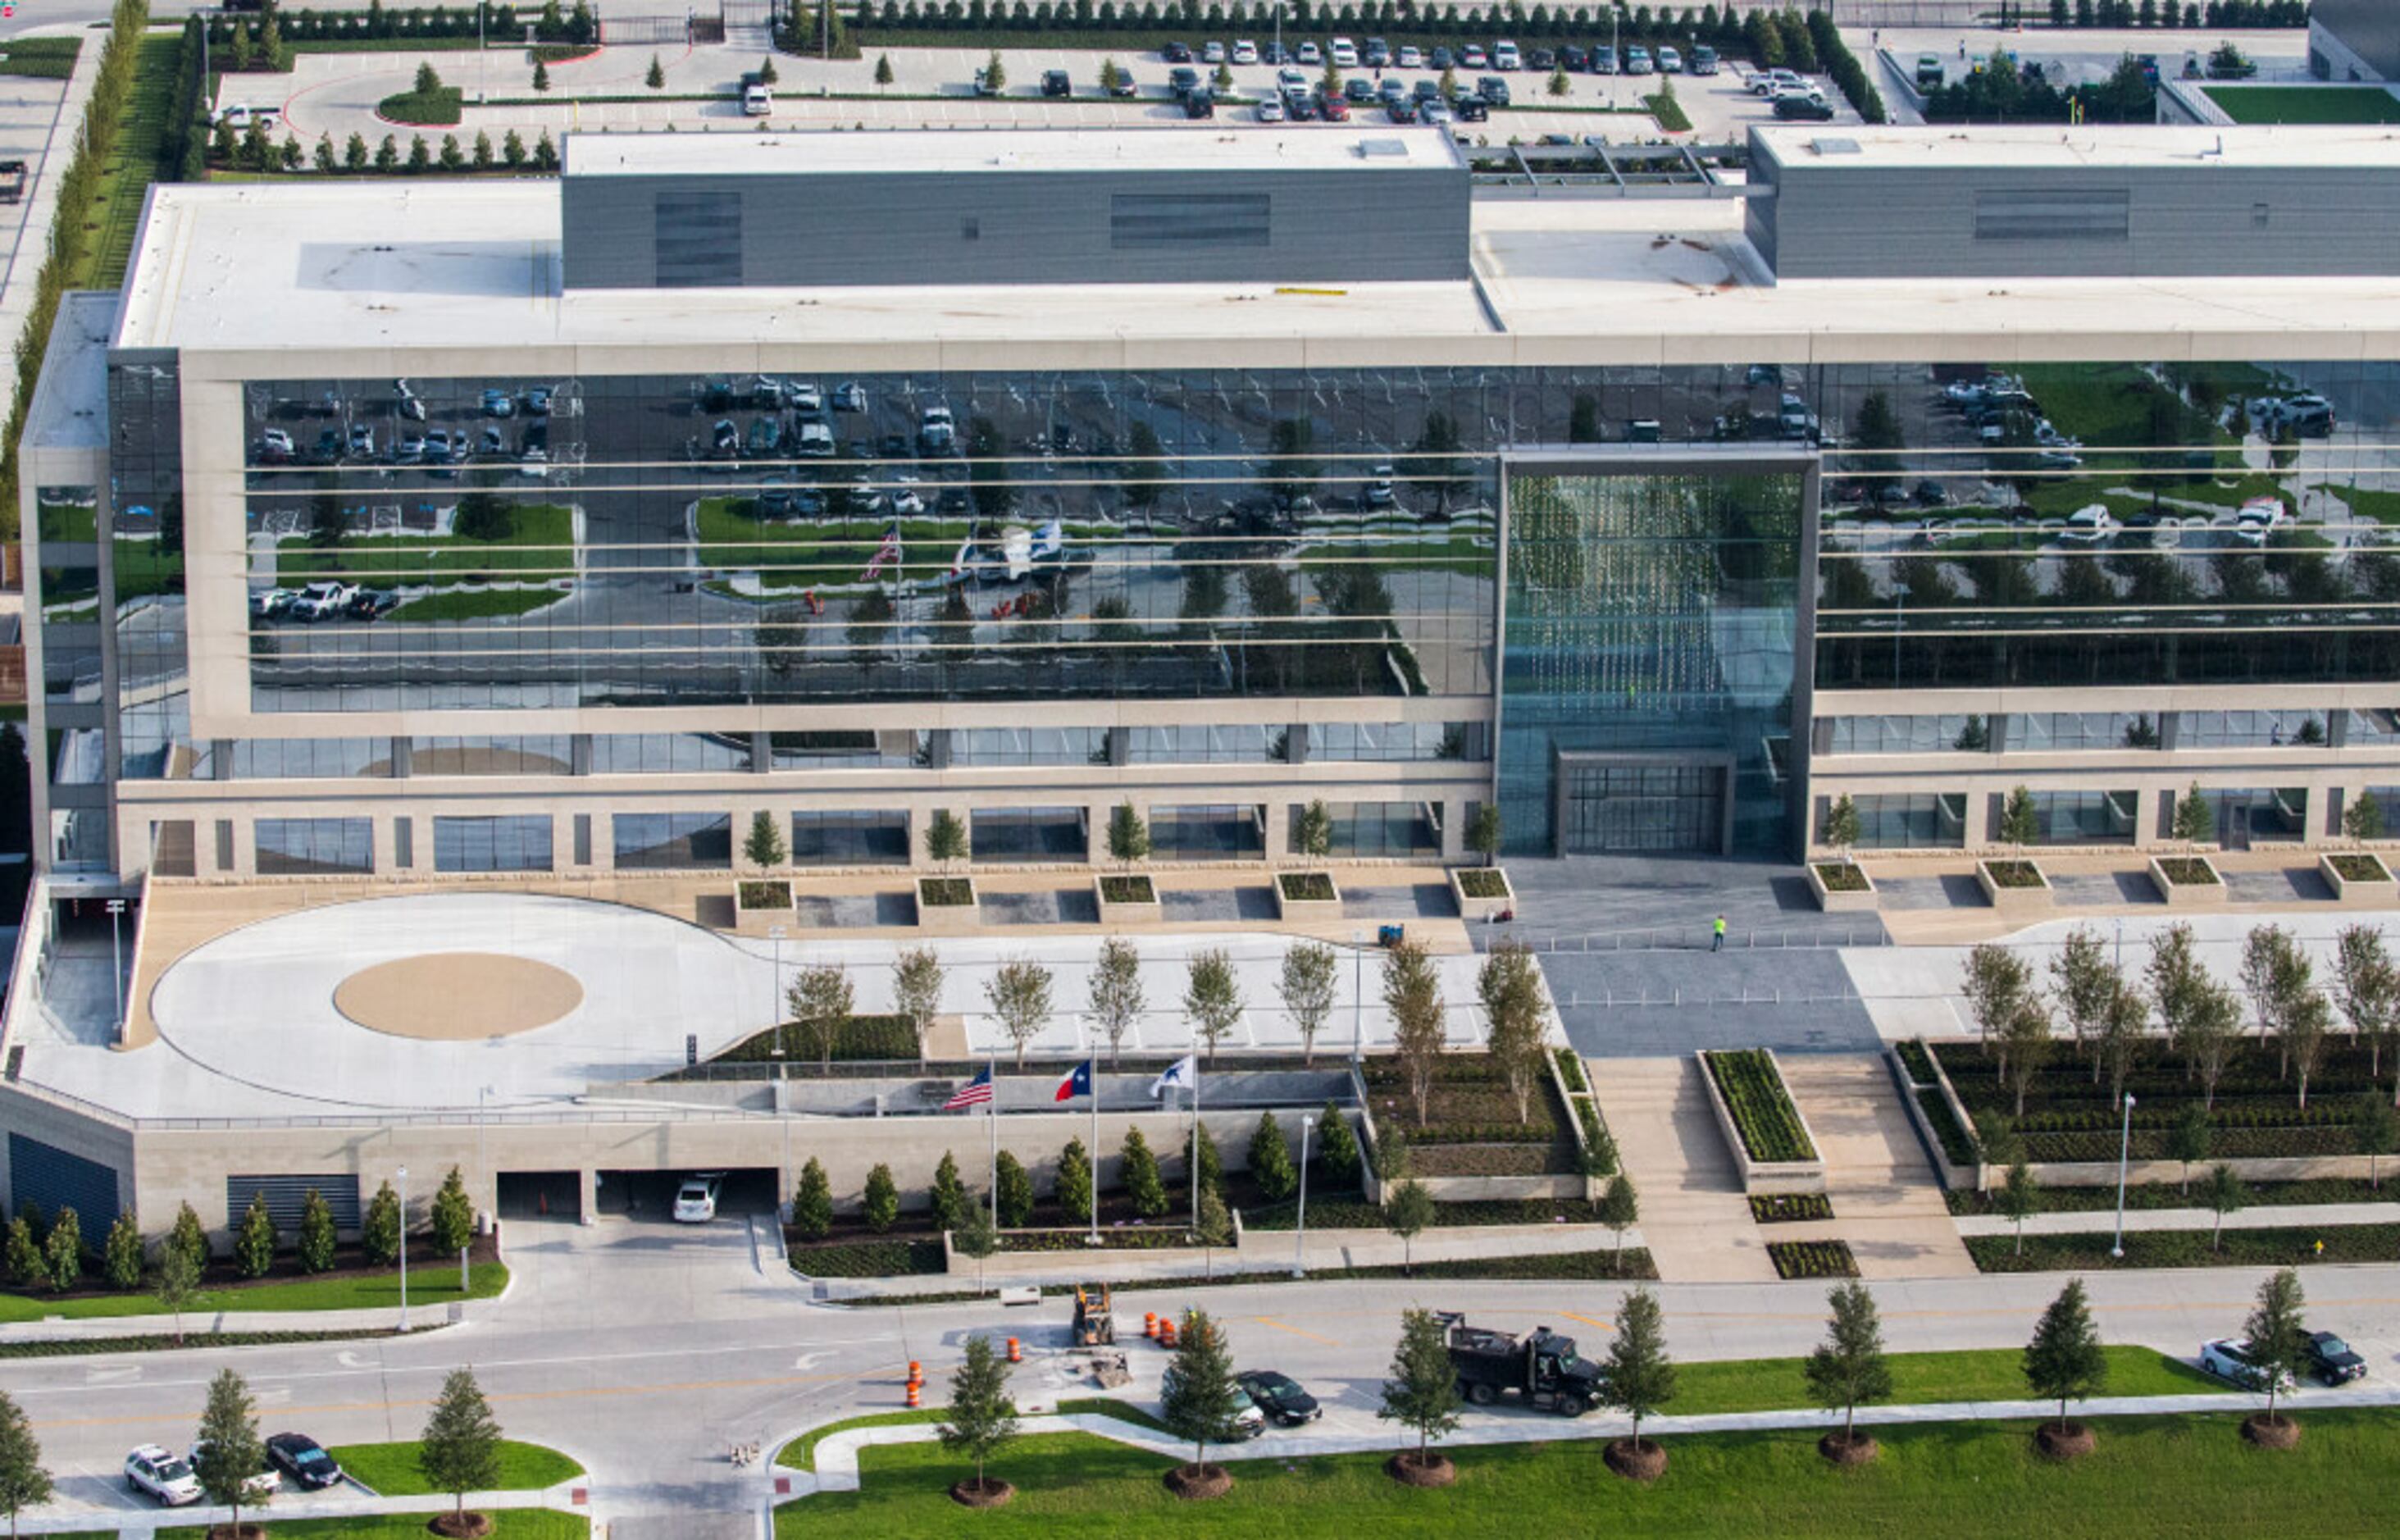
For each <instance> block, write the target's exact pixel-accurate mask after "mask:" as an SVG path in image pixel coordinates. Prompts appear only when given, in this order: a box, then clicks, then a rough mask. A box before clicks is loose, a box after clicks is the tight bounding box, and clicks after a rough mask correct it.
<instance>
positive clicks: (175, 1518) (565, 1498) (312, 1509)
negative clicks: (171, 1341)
mask: <svg viewBox="0 0 2400 1540" xmlns="http://www.w3.org/2000/svg"><path fill="white" fill-rule="evenodd" d="M852 1460H853V1468H854V1462H855V1456H852ZM590 1486H591V1482H590V1479H588V1478H585V1477H577V1478H576V1479H574V1480H573V1481H570V1482H562V1483H560V1484H559V1485H557V1486H554V1487H550V1488H548V1489H545V1490H543V1491H539V1492H469V1493H468V1494H467V1506H468V1508H469V1509H470V1510H473V1509H478V1508H480V1509H482V1510H484V1512H487V1513H488V1512H491V1511H492V1510H494V1509H504V1508H554V1509H558V1510H561V1511H566V1512H589V1511H590V1508H589V1506H582V1507H580V1508H579V1507H578V1506H576V1504H577V1499H576V1489H577V1488H579V1487H580V1488H584V1489H586V1490H587V1491H588V1489H589V1488H590ZM344 1490H346V1491H348V1492H357V1493H359V1495H355V1496H348V1497H313V1496H302V1495H300V1494H298V1493H296V1492H290V1491H288V1490H287V1491H281V1492H277V1493H276V1494H275V1497H274V1499H273V1500H272V1501H271V1502H270V1503H269V1504H268V1506H267V1507H266V1511H265V1512H264V1513H263V1514H260V1515H258V1516H259V1517H261V1518H263V1519H265V1520H269V1521H273V1522H280V1521H282V1520H292V1519H362V1518H367V1517H370V1516H372V1515H375V1514H385V1513H423V1514H434V1513H447V1512H449V1511H450V1509H451V1508H452V1506H454V1505H455V1503H456V1501H457V1500H456V1499H455V1498H453V1497H451V1496H450V1495H449V1494H448V1493H446V1492H445V1493H442V1494H439V1495H435V1496H430V1497H379V1496H370V1495H366V1494H364V1493H363V1492H361V1489H359V1488H355V1487H346V1488H345V1489H344ZM50 1506H51V1507H53V1508H55V1507H56V1506H57V1505H56V1504H52V1505H50ZM255 1511H256V1510H253V1509H249V1508H245V1509H243V1510H242V1512H243V1514H244V1516H245V1517H244V1519H243V1526H244V1527H245V1528H247V1527H248V1525H249V1516H250V1515H252V1513H254V1512H255ZM227 1517H228V1515H227V1514H226V1512H225V1509H223V1508H210V1507H185V1508H157V1509H131V1510H120V1509H116V1508H93V1507H77V1508H74V1509H70V1510H67V1511H64V1512H46V1513H44V1514H42V1515H40V1516H39V1517H27V1518H24V1519H20V1520H18V1521H17V1523H18V1528H19V1529H20V1531H22V1532H23V1533H26V1534H71V1533H87V1532H89V1531H91V1530H93V1529H95V1528H96V1529H98V1530H101V1531H102V1532H106V1531H110V1530H114V1531H115V1532H116V1533H117V1534H118V1535H119V1536H121V1537H122V1536H133V1535H153V1534H157V1533H159V1532H160V1531H161V1530H169V1529H184V1528H188V1527H194V1526H198V1525H202V1524H212V1523H221V1522H223V1521H225V1519H226V1518H227Z"/></svg>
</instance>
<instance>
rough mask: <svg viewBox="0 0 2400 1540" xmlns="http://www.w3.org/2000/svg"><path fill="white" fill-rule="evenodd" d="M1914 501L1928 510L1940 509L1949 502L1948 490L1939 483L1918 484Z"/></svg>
mask: <svg viewBox="0 0 2400 1540" xmlns="http://www.w3.org/2000/svg"><path fill="white" fill-rule="evenodd" d="M1916 500H1917V501H1918V502H1920V503H1923V504H1924V505H1925V506H1926V507H1928V508H1941V507H1943V506H1944V505H1945V504H1947V503H1948V502H1949V501H1950V489H1949V488H1948V487H1946V486H1943V484H1941V483H1940V482H1918V483H1917V484H1916Z"/></svg>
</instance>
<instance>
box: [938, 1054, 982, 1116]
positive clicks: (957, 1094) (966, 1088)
mask: <svg viewBox="0 0 2400 1540" xmlns="http://www.w3.org/2000/svg"><path fill="white" fill-rule="evenodd" d="M990 1100H991V1066H990V1065H989V1064H987V1065H985V1066H984V1067H983V1068H982V1069H980V1070H976V1071H975V1079H973V1080H971V1081H969V1082H967V1083H965V1084H964V1085H961V1086H960V1087H959V1088H958V1089H957V1090H955V1091H953V1092H951V1093H950V1099H949V1100H948V1101H946V1102H944V1103H942V1111H945V1112H955V1111H958V1110H959V1109H960V1108H961V1107H979V1106H983V1105H985V1104H987V1103H989V1101H990Z"/></svg>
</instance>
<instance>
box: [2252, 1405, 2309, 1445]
mask: <svg viewBox="0 0 2400 1540" xmlns="http://www.w3.org/2000/svg"><path fill="white" fill-rule="evenodd" d="M2242 1437H2243V1438H2247V1439H2248V1440H2249V1441H2250V1442H2252V1443H2254V1444H2256V1445H2257V1446H2258V1447H2259V1448H2260V1449H2290V1448H2292V1447H2293V1446H2294V1445H2296V1444H2298V1442H2299V1441H2300V1424H2298V1423H2296V1422H2294V1421H2292V1419H2290V1418H2289V1417H2286V1416H2284V1414H2283V1413H2282V1412H2280V1411H2279V1412H2277V1413H2275V1415H2274V1416H2272V1417H2270V1416H2268V1415H2267V1414H2266V1413H2265V1412H2259V1413H2258V1414H2257V1415H2256V1416H2251V1417H2244V1418H2243V1419H2242Z"/></svg>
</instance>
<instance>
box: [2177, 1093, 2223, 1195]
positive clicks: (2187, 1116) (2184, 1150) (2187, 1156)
mask: <svg viewBox="0 0 2400 1540" xmlns="http://www.w3.org/2000/svg"><path fill="white" fill-rule="evenodd" d="M2215 1142H2216V1139H2215V1137H2214V1134H2213V1131H2212V1130H2211V1129H2210V1127H2209V1125H2208V1109H2207V1108H2205V1107H2202V1106H2201V1105H2200V1104H2199V1103H2197V1102H2189V1101H2188V1102H2185V1103H2184V1104H2183V1111H2180V1112H2178V1113H2176V1114H2175V1122H2174V1123H2173V1124H2170V1125H2169V1126H2168V1128H2167V1158H2168V1159H2169V1160H2172V1161H2176V1162H2179V1163H2181V1164H2182V1165H2183V1183H2182V1191H2183V1192H2187V1193H2189V1192H2190V1191H2191V1163H2192V1162H2194V1161H2196V1160H2206V1159H2207V1158H2208V1152H2209V1149H2210V1147H2211V1146H2212V1145H2213V1144H2214V1143H2215Z"/></svg>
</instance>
